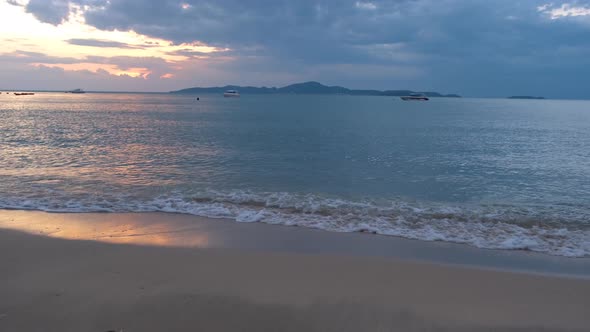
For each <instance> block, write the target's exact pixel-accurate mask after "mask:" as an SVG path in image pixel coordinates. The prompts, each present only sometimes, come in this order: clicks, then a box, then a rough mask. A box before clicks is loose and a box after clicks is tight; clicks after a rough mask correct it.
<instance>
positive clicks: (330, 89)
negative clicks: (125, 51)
mask: <svg viewBox="0 0 590 332" xmlns="http://www.w3.org/2000/svg"><path fill="white" fill-rule="evenodd" d="M226 90H238V91H239V92H240V94H279V93H281V94H318V95H319V94H322V95H355V96H407V95H409V94H411V93H416V92H418V93H423V94H425V95H426V96H428V97H452V98H460V97H461V96H459V95H456V94H447V95H445V94H440V93H438V92H428V91H426V92H420V91H412V90H386V91H380V90H353V89H347V88H343V87H341V86H327V85H323V84H321V83H318V82H305V83H296V84H291V85H287V86H285V87H282V88H275V87H272V88H267V87H253V86H238V85H226V86H222V87H210V88H199V87H195V88H188V89H182V90H178V91H170V93H186V94H195V93H223V92H224V91H226Z"/></svg>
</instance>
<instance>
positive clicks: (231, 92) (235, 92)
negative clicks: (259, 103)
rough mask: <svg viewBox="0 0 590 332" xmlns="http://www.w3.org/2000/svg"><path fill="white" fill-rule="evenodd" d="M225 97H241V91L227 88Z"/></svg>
mask: <svg viewBox="0 0 590 332" xmlns="http://www.w3.org/2000/svg"><path fill="white" fill-rule="evenodd" d="M223 96H224V97H239V96H240V93H239V92H238V90H227V91H225V92H224V93H223Z"/></svg>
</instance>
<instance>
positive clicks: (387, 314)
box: [0, 230, 590, 331]
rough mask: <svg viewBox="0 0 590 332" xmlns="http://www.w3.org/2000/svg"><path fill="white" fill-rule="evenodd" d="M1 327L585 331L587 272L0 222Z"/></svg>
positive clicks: (589, 292)
mask: <svg viewBox="0 0 590 332" xmlns="http://www.w3.org/2000/svg"><path fill="white" fill-rule="evenodd" d="M0 261H1V262H2V274H1V275H0V295H1V296H0V330H2V331H111V330H112V331H396V330H400V331H424V330H428V331H492V330H493V331H515V330H518V331H529V330H530V331H554V330H555V331H570V330H571V331H587V328H588V326H590V300H589V298H590V281H588V280H584V279H577V278H558V277H550V276H538V275H528V274H522V273H511V272H501V271H489V270H478V269H471V268H465V267H454V266H444V265H439V264H430V263H425V262H411V261H405V260H399V259H395V258H390V257H360V256H350V255H332V254H317V255H309V254H291V253H284V252H261V251H252V250H236V249H203V248H171V247H155V246H138V245H124V244H112V243H100V242H94V241H77V240H64V239H55V238H48V237H41V236H35V235H30V234H25V233H21V232H17V231H13V230H1V231H0Z"/></svg>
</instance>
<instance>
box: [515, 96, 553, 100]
mask: <svg viewBox="0 0 590 332" xmlns="http://www.w3.org/2000/svg"><path fill="white" fill-rule="evenodd" d="M508 99H545V97H534V96H510V97H508Z"/></svg>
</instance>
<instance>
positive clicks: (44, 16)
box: [13, 0, 70, 25]
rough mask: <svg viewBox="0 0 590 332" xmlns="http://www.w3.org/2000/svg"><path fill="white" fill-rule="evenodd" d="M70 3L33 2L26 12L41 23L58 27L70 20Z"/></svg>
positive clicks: (52, 1) (66, 0) (46, 0)
mask: <svg viewBox="0 0 590 332" xmlns="http://www.w3.org/2000/svg"><path fill="white" fill-rule="evenodd" d="M69 3H70V1H68V0H31V1H29V3H28V4H27V6H26V10H27V12H28V13H31V14H33V15H35V17H36V18H37V19H38V20H39V21H41V22H46V23H51V24H53V25H58V24H60V23H62V22H63V21H64V20H66V19H67V18H68V16H69V14H70V8H69ZM13 4H14V3H13Z"/></svg>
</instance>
